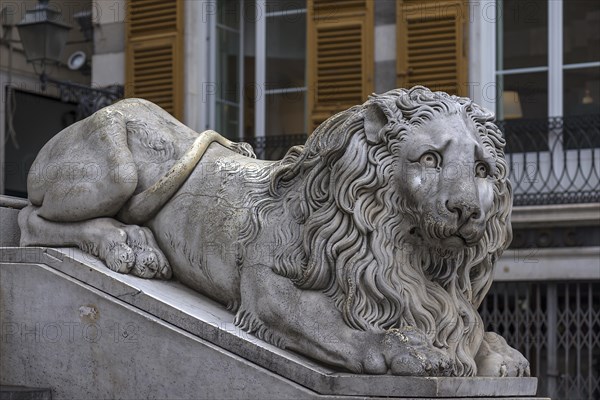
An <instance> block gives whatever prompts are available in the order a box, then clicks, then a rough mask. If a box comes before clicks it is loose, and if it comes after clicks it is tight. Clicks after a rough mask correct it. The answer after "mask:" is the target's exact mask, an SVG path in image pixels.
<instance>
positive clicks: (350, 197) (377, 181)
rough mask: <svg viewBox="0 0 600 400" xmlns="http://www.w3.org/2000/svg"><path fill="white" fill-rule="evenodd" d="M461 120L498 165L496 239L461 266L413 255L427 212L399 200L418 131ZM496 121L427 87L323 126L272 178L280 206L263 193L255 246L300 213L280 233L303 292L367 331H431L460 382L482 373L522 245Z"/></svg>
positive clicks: (491, 232)
mask: <svg viewBox="0 0 600 400" xmlns="http://www.w3.org/2000/svg"><path fill="white" fill-rule="evenodd" d="M373 105H376V106H377V107H378V109H379V110H381V111H382V112H383V113H384V114H385V117H386V119H387V123H386V124H385V126H384V128H383V129H381V130H380V131H379V134H378V135H377V137H376V138H375V140H373V139H372V138H368V137H367V135H366V134H365V128H364V126H365V120H366V118H367V113H368V112H369V111H368V110H369V109H371V108H372V106H373ZM457 113H464V115H466V116H468V117H469V118H470V119H471V120H472V121H473V122H474V123H475V126H476V127H477V132H478V134H479V136H480V138H481V141H482V142H483V144H484V146H486V147H487V148H488V150H489V151H490V152H491V154H493V155H494V157H495V159H496V160H495V161H496V165H497V167H496V169H495V176H494V179H495V183H494V206H493V209H492V210H491V211H490V213H489V214H488V218H487V224H486V231H485V235H484V237H483V238H482V239H481V240H480V242H479V243H478V244H477V245H475V246H473V247H468V248H465V249H464V250H463V251H462V252H460V253H458V254H454V255H453V256H451V257H449V256H448V254H441V253H440V251H437V250H432V249H430V248H425V247H424V248H420V249H415V248H414V247H410V246H405V245H404V243H405V242H404V240H403V238H404V237H405V236H406V235H407V232H403V231H402V229H401V228H400V223H399V222H400V221H402V220H403V219H406V218H407V219H409V220H410V221H413V223H418V222H419V213H420V210H419V205H418V204H410V203H409V202H408V200H407V199H406V198H405V197H403V194H402V193H399V190H398V187H399V186H398V185H397V184H396V183H395V180H396V179H398V178H397V176H396V175H395V174H394V172H395V171H396V170H397V169H398V167H399V165H400V164H399V163H401V162H403V160H399V159H397V156H396V155H395V154H397V149H399V148H400V147H401V146H402V145H403V142H404V140H405V139H406V137H407V135H410V130H411V127H412V126H415V125H418V124H420V123H422V122H423V121H426V120H431V119H433V118H436V116H437V115H440V114H446V115H448V114H457ZM493 121H494V115H493V114H492V113H491V112H489V111H487V110H485V109H483V108H481V107H479V106H477V105H476V104H474V103H472V101H471V100H469V99H467V98H463V97H457V96H451V95H448V94H446V93H443V92H431V91H430V90H429V89H426V88H424V87H420V86H417V87H414V88H412V89H410V90H405V89H396V90H392V91H390V92H387V93H385V94H382V95H373V96H371V97H370V98H369V100H368V101H367V102H366V103H365V104H363V105H362V106H356V107H352V108H351V109H349V110H347V111H344V112H342V113H339V114H336V115H335V116H333V117H331V118H329V119H328V120H327V121H325V122H324V123H323V124H321V125H320V126H319V127H318V128H317V129H316V130H315V132H314V133H313V134H312V135H311V136H310V138H309V139H308V141H307V142H306V145H305V146H296V147H294V148H292V149H290V151H288V153H287V155H286V156H285V158H284V159H283V160H282V161H281V162H280V163H278V164H277V167H276V168H275V170H274V171H270V172H269V173H266V171H263V173H262V174H261V175H262V177H263V179H265V184H267V183H268V185H269V187H268V196H266V199H265V196H264V194H266V193H265V191H261V192H262V195H260V196H258V195H257V196H256V197H255V202H254V206H255V212H254V214H253V215H252V217H251V218H252V221H249V223H248V224H247V228H246V231H245V232H244V233H243V240H244V241H245V244H248V243H250V242H251V241H252V240H253V238H255V237H256V235H257V232H258V231H259V229H260V224H261V221H264V220H266V219H268V218H269V216H270V215H272V214H273V213H281V212H286V213H288V215H290V216H291V217H292V219H293V220H292V221H290V223H289V224H287V225H283V226H281V227H280V230H279V231H278V232H277V244H278V245H279V246H277V247H278V248H279V249H280V250H278V252H277V253H276V255H275V267H274V271H275V272H276V273H278V274H280V275H283V276H286V277H288V278H289V279H291V280H292V281H293V282H294V283H295V284H296V285H297V286H298V287H299V288H301V289H305V290H322V291H324V292H325V293H326V294H327V295H329V296H330V297H331V298H332V299H333V300H334V302H335V305H336V306H337V307H338V308H339V310H340V312H341V313H342V314H343V317H344V320H345V322H346V323H347V324H348V325H349V326H351V327H353V328H355V329H361V330H367V329H373V328H375V329H377V328H380V329H390V328H402V327H406V326H412V327H416V328H418V329H420V330H422V331H423V332H425V333H426V334H427V335H428V337H429V338H430V339H431V340H432V342H433V343H434V345H436V346H438V347H440V348H448V349H449V350H451V351H449V354H456V368H455V371H454V375H456V376H472V375H475V374H476V366H475V362H474V360H473V358H474V356H475V354H474V352H476V349H477V348H478V347H479V342H476V341H478V340H480V338H481V333H482V332H483V324H482V321H481V318H480V316H479V314H478V313H477V307H478V306H479V304H480V303H481V301H482V299H483V297H484V296H485V294H486V293H487V291H488V289H489V287H490V285H491V281H492V274H493V267H494V264H495V262H496V260H497V258H498V257H499V256H500V254H501V253H502V251H503V250H504V249H505V248H506V247H507V246H508V244H509V243H510V240H511V238H512V234H511V228H510V209H511V204H512V195H511V187H510V182H509V181H508V179H507V167H506V162H505V160H504V150H503V148H504V145H505V142H504V139H503V137H502V134H501V132H500V131H499V129H498V128H497V127H496V125H495V124H494V123H493ZM282 210H284V211H282ZM240 263H241V264H243V260H242V259H240ZM238 316H239V315H238ZM242 319H244V318H241V319H240V318H238V322H240V321H241V320H242ZM241 325H244V323H242V324H241ZM248 328H251V327H250V326H248ZM251 330H256V329H251Z"/></svg>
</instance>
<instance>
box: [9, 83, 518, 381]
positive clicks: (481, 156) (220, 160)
mask: <svg viewBox="0 0 600 400" xmlns="http://www.w3.org/2000/svg"><path fill="white" fill-rule="evenodd" d="M493 121H494V116H493V114H492V113H491V112H489V111H487V110H485V109H483V108H481V107H479V106H478V105H476V104H474V103H473V102H472V101H471V100H469V99H467V98H464V97H456V96H450V95H448V94H446V93H442V92H431V91H430V90H428V89H426V88H424V87H414V88H412V89H410V90H405V89H397V90H392V91H389V92H387V93H385V94H382V95H373V96H371V97H370V98H369V100H368V101H367V102H366V103H364V104H363V105H360V106H355V107H352V108H350V109H349V110H347V111H344V112H341V113H339V114H336V115H334V116H332V117H331V118H329V119H328V120H327V121H325V122H324V123H323V124H321V125H320V126H319V127H318V128H317V129H316V130H315V132H314V133H313V134H312V135H311V136H310V137H309V139H308V141H307V142H306V144H305V145H304V146H295V147H293V148H291V149H290V150H289V151H288V152H287V154H286V156H285V157H284V158H283V160H280V161H260V160H256V159H255V158H253V157H254V154H253V152H252V149H251V148H250V146H248V145H247V144H236V143H233V142H230V141H229V140H227V139H225V138H223V137H221V136H220V135H218V134H217V133H216V132H214V131H206V132H203V133H197V132H194V131H192V130H191V129H189V128H187V127H185V126H183V125H182V124H181V123H180V122H178V121H177V120H175V119H174V118H173V117H171V116H170V115H169V114H167V113H166V112H165V111H163V110H162V109H160V108H159V107H158V106H156V105H154V104H152V103H150V102H148V101H144V100H141V99H127V100H123V101H121V102H119V103H117V104H114V105H112V106H109V107H106V108H104V109H102V110H101V111H98V112H97V113H96V114H94V115H92V116H91V117H89V118H87V119H85V120H83V121H80V122H77V123H75V124H74V125H72V126H70V127H68V128H66V129H65V130H63V131H62V132H60V133H59V134H57V135H56V136H55V137H54V138H53V139H52V140H50V141H49V142H48V143H47V144H46V146H45V147H44V148H43V149H42V150H41V152H40V153H39V155H38V157H37V159H36V160H35V162H34V164H33V166H32V169H31V172H30V175H29V177H28V192H29V201H30V205H29V206H28V207H26V208H25V209H23V211H21V213H20V215H19V224H20V227H21V230H22V237H21V242H22V245H24V246H29V245H44V246H77V247H79V248H81V249H82V250H84V251H86V252H89V253H91V254H93V255H95V256H97V257H99V258H100V259H102V260H104V261H105V262H106V264H107V266H108V267H109V268H111V269H112V270H114V271H118V272H121V273H132V274H135V275H137V276H140V277H143V278H164V279H168V278H170V277H171V275H174V276H175V277H176V278H177V279H178V280H179V281H181V282H182V283H184V284H185V285H188V286H189V287H191V288H193V289H195V290H197V291H198V292H200V293H202V294H204V295H206V296H209V297H211V298H213V299H215V300H217V301H219V302H221V303H222V304H224V305H226V306H227V307H228V308H229V309H230V310H232V311H233V312H235V313H236V314H235V323H236V324H237V325H238V326H239V327H241V328H243V329H245V330H247V331H249V332H251V333H253V334H255V335H256V336H257V337H259V338H261V339H263V340H266V341H268V342H271V343H274V344H276V345H278V346H280V347H283V348H288V349H291V350H294V351H296V352H298V353H301V354H303V355H306V356H309V357H311V358H314V359H317V360H320V361H322V362H325V363H327V364H330V365H333V366H338V367H341V368H344V369H346V370H350V371H352V372H355V373H366V374H385V373H391V374H397V375H416V376H474V375H480V376H528V375H529V366H528V362H527V360H526V359H525V358H524V357H523V356H522V355H521V354H520V353H519V352H518V351H517V350H515V349H513V348H511V347H509V346H508V345H507V344H506V341H505V340H504V339H502V338H501V337H500V336H498V335H496V334H494V333H490V332H484V326H483V323H482V320H481V318H480V316H479V314H478V313H477V307H478V306H479V304H480V303H481V301H482V299H483V297H484V296H485V294H486V292H487V291H488V289H489V287H490V284H491V282H492V275H493V270H494V264H495V262H496V260H497V259H498V257H499V256H500V254H501V253H502V251H503V250H504V249H505V248H506V247H507V246H508V244H509V242H510V240H511V236H512V234H511V226H510V212H511V206H512V200H511V186H510V182H509V181H508V179H507V165H506V162H505V159H504V152H503V148H504V144H505V142H504V139H503V137H502V134H501V132H500V131H499V130H498V128H497V127H496V125H494V123H493Z"/></svg>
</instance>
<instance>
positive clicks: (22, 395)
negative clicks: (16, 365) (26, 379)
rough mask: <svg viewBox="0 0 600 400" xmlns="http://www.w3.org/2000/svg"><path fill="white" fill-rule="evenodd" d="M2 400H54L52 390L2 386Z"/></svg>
mask: <svg viewBox="0 0 600 400" xmlns="http://www.w3.org/2000/svg"><path fill="white" fill-rule="evenodd" d="M0 400H52V391H51V390H50V389H39V388H30V387H25V386H10V385H0Z"/></svg>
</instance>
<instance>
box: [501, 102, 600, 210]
mask: <svg viewBox="0 0 600 400" xmlns="http://www.w3.org/2000/svg"><path fill="white" fill-rule="evenodd" d="M498 126H499V127H500V129H501V130H502V131H503V132H504V135H505V137H506V157H507V161H508V162H509V165H510V179H511V181H512V184H513V192H514V205H516V206H520V205H545V204H567V203H593V202H598V201H600V114H594V115H581V116H574V117H564V118H548V119H536V120H511V121H499V122H498Z"/></svg>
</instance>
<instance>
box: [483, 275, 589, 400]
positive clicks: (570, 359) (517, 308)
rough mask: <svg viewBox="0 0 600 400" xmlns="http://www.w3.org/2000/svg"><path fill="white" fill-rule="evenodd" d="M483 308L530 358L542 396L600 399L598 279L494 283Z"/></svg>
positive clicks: (492, 325)
mask: <svg viewBox="0 0 600 400" xmlns="http://www.w3.org/2000/svg"><path fill="white" fill-rule="evenodd" d="M479 311H480V313H481V317H482V318H483V321H484V324H485V325H486V330H489V331H493V332H496V333H498V334H500V335H502V336H503V337H504V338H506V341H507V342H508V344H510V345H511V346H513V347H515V348H517V349H518V350H519V351H521V352H522V353H523V355H525V357H526V358H527V359H528V360H529V361H530V362H531V373H532V375H533V376H537V377H538V378H539V385H538V395H540V396H548V397H551V398H552V399H565V400H578V399H585V400H592V399H600V282H569V283H559V282H544V283H539V282H496V283H494V284H493V285H492V288H491V290H490V292H489V294H488V296H487V297H486V298H485V300H484V302H483V303H482V305H481V307H480V310H479Z"/></svg>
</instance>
